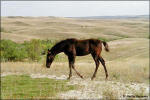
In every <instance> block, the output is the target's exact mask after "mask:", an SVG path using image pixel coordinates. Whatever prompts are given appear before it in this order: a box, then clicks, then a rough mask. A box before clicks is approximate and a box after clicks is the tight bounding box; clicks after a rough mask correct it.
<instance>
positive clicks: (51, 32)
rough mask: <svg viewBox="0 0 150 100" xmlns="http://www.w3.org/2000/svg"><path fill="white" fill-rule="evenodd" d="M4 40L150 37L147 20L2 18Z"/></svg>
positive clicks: (2, 37)
mask: <svg viewBox="0 0 150 100" xmlns="http://www.w3.org/2000/svg"><path fill="white" fill-rule="evenodd" d="M1 21H2V23H1V24H2V25H1V39H11V40H13V41H15V42H23V41H24V40H31V39H33V38H36V39H53V40H62V39H65V38H79V39H84V38H102V39H105V40H116V39H122V38H149V28H148V27H149V20H148V19H92V20H90V19H84V20H82V19H73V18H58V17H2V20H1Z"/></svg>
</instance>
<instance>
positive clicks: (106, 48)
mask: <svg viewBox="0 0 150 100" xmlns="http://www.w3.org/2000/svg"><path fill="white" fill-rule="evenodd" d="M102 43H103V45H104V47H105V50H106V51H107V52H109V48H108V44H107V43H106V42H105V41H102Z"/></svg>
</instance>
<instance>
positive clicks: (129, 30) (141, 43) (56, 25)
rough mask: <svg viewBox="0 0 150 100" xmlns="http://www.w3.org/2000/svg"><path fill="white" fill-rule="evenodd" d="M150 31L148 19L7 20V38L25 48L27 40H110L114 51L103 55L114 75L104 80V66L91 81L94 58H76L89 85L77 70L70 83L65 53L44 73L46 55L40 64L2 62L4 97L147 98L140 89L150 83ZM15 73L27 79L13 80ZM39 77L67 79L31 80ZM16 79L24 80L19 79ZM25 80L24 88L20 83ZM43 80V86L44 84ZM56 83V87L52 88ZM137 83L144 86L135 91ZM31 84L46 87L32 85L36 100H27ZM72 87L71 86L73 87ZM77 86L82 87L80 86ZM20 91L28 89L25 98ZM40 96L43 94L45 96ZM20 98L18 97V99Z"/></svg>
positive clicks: (4, 29)
mask: <svg viewBox="0 0 150 100" xmlns="http://www.w3.org/2000/svg"><path fill="white" fill-rule="evenodd" d="M148 27H149V21H148V20H147V19H96V20H94V19H93V20H87V19H86V20H81V19H71V18H55V17H35V18H33V17H15V18H6V17H2V28H1V31H2V34H1V38H2V39H11V40H13V41H15V42H18V43H22V42H23V41H25V40H27V41H29V40H31V39H51V40H57V41H59V40H62V39H65V38H72V37H73V38H78V39H85V38H99V39H105V40H107V41H108V45H109V48H110V52H105V51H104V50H103V51H102V56H103V58H104V59H105V61H106V66H107V70H108V73H109V78H108V82H106V81H105V73H104V69H103V67H102V65H100V67H99V69H98V72H97V76H96V79H95V80H94V81H90V78H91V76H92V74H93V72H94V70H95V63H94V61H93V59H92V57H91V55H87V56H83V57H77V58H76V63H75V65H76V69H77V70H78V71H79V72H80V73H81V74H82V75H83V76H84V80H79V79H78V76H77V75H76V74H75V72H74V71H73V77H72V78H71V80H70V81H66V78H67V77H68V74H69V67H68V59H67V57H66V56H65V55H64V54H63V53H60V54H59V56H58V57H59V58H58V59H56V60H55V61H54V63H53V64H52V66H51V68H50V69H46V68H45V56H43V58H42V60H41V61H39V62H2V63H1V74H2V75H4V76H3V77H2V92H3V94H2V98H27V97H28V98H52V97H54V98H57V97H58V98H67V96H68V95H70V96H72V97H68V98H69V99H71V98H74V99H77V98H80V97H82V96H83V95H81V94H84V93H87V94H85V95H84V96H85V98H88V97H89V98H90V97H91V98H93V97H97V95H99V94H100V95H101V96H103V97H105V98H106V99H108V98H111V99H112V98H115V99H116V98H120V97H119V96H122V95H124V94H126V93H131V94H134V95H138V96H145V95H146V96H147V95H148V94H147V93H145V92H142V91H145V88H143V87H142V85H139V84H144V86H146V88H148V84H149V78H150V77H149V28H148ZM9 74H10V75H9ZM11 74H15V75H20V74H21V75H22V76H11ZM39 74H40V75H45V76H48V75H49V76H56V77H62V75H64V76H65V78H64V79H63V80H58V79H57V78H54V79H48V78H37V79H32V78H31V77H29V76H32V75H37V76H38V75H39ZM7 75H9V76H7ZM24 75H25V76H24ZM40 75H39V76H40ZM10 78H11V80H10ZM17 78H18V79H19V80H17ZM12 79H13V80H12ZM22 80H25V81H27V83H26V84H25V83H22ZM14 81H15V82H16V83H15V82H14ZM20 81H21V83H19V82H20ZM38 81H41V83H40V82H38ZM5 82H6V83H7V84H8V85H7V86H6V85H5V84H4V83H5ZM17 82H18V83H17ZM23 82H24V81H23ZM42 82H43V83H42ZM53 82H54V83H55V84H53ZM117 82H119V84H122V85H118V83H117ZM11 83H14V84H15V86H16V87H14V88H11V86H12V84H11ZM28 83H29V84H28ZM47 83H49V84H47ZM57 83H58V84H57ZM73 83H77V86H74V85H73ZM84 83H85V84H87V85H85V84H84ZM133 83H134V84H136V86H137V87H138V86H139V88H140V89H139V90H135V87H130V85H132V84H133ZM20 84H24V85H25V87H26V88H18V87H20V86H21V85H20ZM30 84H35V87H36V86H37V87H38V86H41V88H39V89H36V88H35V87H34V85H32V86H33V87H32V88H33V89H34V88H35V90H33V91H34V92H36V94H35V95H34V94H33V95H28V94H27V95H26V93H27V92H32V91H30V89H28V88H30V86H29V85H30ZM41 84H44V85H41ZM62 84H63V85H64V86H65V88H60V89H58V91H57V89H56V88H57V86H56V88H53V86H55V85H58V87H59V86H60V85H62ZM68 84H72V85H71V86H70V85H68ZM126 84H127V85H126ZM78 85H82V86H81V87H80V86H78ZM124 85H125V86H124ZM122 86H124V87H122ZM79 87H80V89H79V90H80V92H79V91H78V92H79V93H78V92H77V91H76V92H72V94H71V92H69V91H70V90H71V91H74V90H77V88H79ZM114 87H115V88H114ZM6 88H7V89H6ZM45 88H46V90H45ZM51 88H52V89H54V90H56V91H54V93H53V92H52V91H50V90H51ZM19 89H23V90H21V91H22V92H21V93H20V92H19V91H20V90H19ZM114 89H118V90H114ZM9 90H10V91H9ZM15 90H17V91H15ZM43 90H45V91H46V94H43V93H44V92H43ZM40 91H42V92H40ZM90 91H92V92H90ZM127 91H128V92H127ZM138 91H141V92H138ZM64 92H65V93H68V92H69V93H68V94H67V95H66V94H65V96H62V97H61V96H59V94H61V93H64ZM15 93H16V94H15ZM39 93H41V94H40V96H39ZM88 93H89V94H88ZM120 93H121V94H120ZM31 94H32V93H31ZM51 94H52V95H51ZM73 94H74V95H76V97H73ZM78 94H80V95H78ZM117 94H118V95H117ZM10 95H11V96H10ZM15 95H17V96H16V97H15ZM37 95H38V96H39V97H38V96H37ZM84 96H83V97H84ZM101 96H100V97H101ZM100 97H99V98H100ZM91 98H90V99H91Z"/></svg>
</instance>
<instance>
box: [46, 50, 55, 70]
mask: <svg viewBox="0 0 150 100" xmlns="http://www.w3.org/2000/svg"><path fill="white" fill-rule="evenodd" d="M53 60H54V55H53V54H52V53H51V51H50V50H49V49H48V52H47V58H46V67H47V68H50V66H51V64H52V62H53Z"/></svg>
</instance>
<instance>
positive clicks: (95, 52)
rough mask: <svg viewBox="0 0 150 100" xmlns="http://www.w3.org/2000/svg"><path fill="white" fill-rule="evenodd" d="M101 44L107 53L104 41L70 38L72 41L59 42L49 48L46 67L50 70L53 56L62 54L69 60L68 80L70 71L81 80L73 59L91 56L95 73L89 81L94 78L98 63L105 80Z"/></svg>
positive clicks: (106, 45)
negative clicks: (100, 64) (102, 68)
mask: <svg viewBox="0 0 150 100" xmlns="http://www.w3.org/2000/svg"><path fill="white" fill-rule="evenodd" d="M102 44H103V45H104V47H105V50H106V51H107V52H108V51H109V49H108V44H107V43H106V42H104V41H101V40H97V39H86V40H77V39H74V38H72V39H66V40H63V41H60V42H58V43H57V44H56V45H54V46H53V47H52V48H51V50H49V49H48V53H47V59H46V67H47V68H50V66H51V64H52V62H53V60H54V58H55V56H56V55H57V54H58V53H61V52H64V53H65V54H66V55H67V56H68V60H69V69H70V74H69V77H68V79H70V78H71V76H72V69H73V70H74V71H75V72H76V73H77V75H79V76H80V77H81V78H83V76H82V75H81V74H80V73H79V72H78V71H77V70H76V69H75V65H74V63H75V58H76V56H85V55H88V54H91V55H92V57H93V59H94V61H95V64H96V68H95V72H94V74H93V76H92V78H91V79H92V80H93V79H94V78H95V77H96V72H97V69H98V67H99V62H101V63H102V65H103V67H104V70H105V74H106V79H107V77H108V73H107V69H106V66H105V61H104V59H103V58H102V56H101V51H102Z"/></svg>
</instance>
